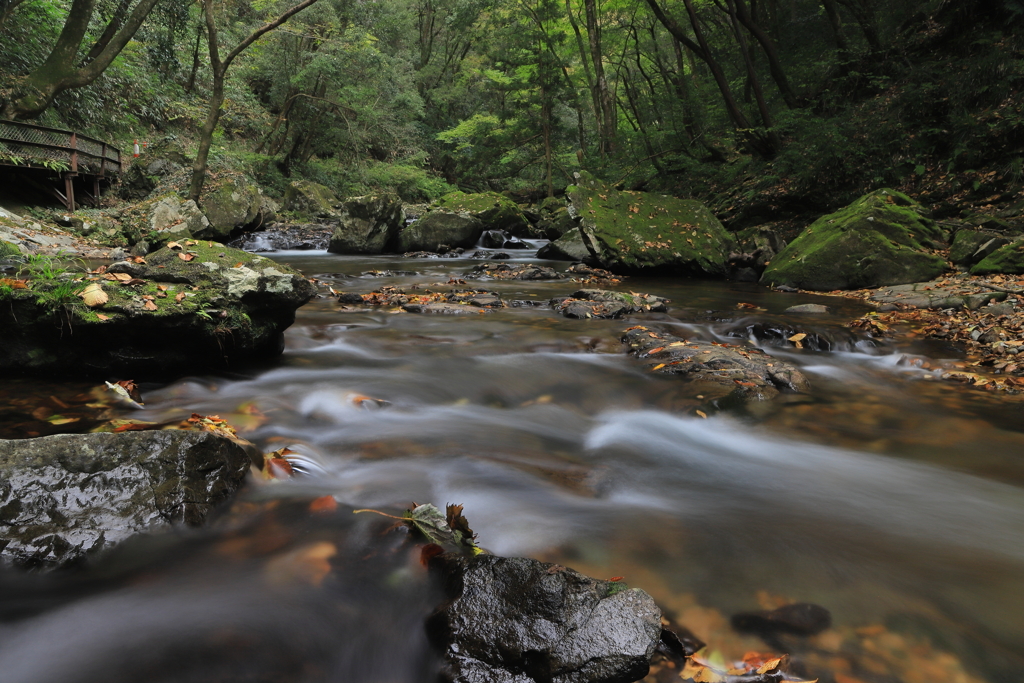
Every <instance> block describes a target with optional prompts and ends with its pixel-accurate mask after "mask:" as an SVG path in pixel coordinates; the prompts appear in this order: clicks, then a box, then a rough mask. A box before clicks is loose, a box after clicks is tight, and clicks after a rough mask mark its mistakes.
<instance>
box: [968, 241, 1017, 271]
mask: <svg viewBox="0 0 1024 683" xmlns="http://www.w3.org/2000/svg"><path fill="white" fill-rule="evenodd" d="M995 273H1006V274H1013V275H1019V274H1020V273H1024V239H1020V238H1018V239H1017V240H1015V241H1013V242H1010V243H1009V244H1005V245H1003V246H1001V247H999V248H998V249H996V250H995V251H993V252H992V253H990V254H989V255H988V256H986V257H985V258H984V259H982V260H981V261H979V262H978V263H977V264H976V265H975V266H974V267H973V268H971V275H991V274H995Z"/></svg>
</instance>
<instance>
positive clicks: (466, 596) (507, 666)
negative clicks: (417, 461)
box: [428, 553, 662, 683]
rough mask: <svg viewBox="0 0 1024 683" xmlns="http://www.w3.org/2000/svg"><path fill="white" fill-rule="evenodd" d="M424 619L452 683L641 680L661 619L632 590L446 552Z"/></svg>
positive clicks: (537, 566) (568, 572)
mask: <svg viewBox="0 0 1024 683" xmlns="http://www.w3.org/2000/svg"><path fill="white" fill-rule="evenodd" d="M431 569H432V570H433V571H435V572H438V573H440V574H441V576H442V578H443V581H444V587H445V592H446V601H445V602H444V603H443V604H442V605H441V606H440V607H439V608H438V610H437V612H436V613H435V614H434V615H433V616H432V617H431V618H430V620H429V621H428V634H429V636H430V638H431V641H432V642H433V643H434V645H435V647H436V648H437V649H438V650H440V651H441V652H442V655H443V659H444V666H443V670H442V680H446V681H450V682H452V683H535V682H536V681H547V682H549V683H628V682H630V681H637V680H640V679H641V678H643V677H644V676H646V675H647V673H648V671H649V668H650V659H651V656H652V655H653V654H654V651H655V649H656V648H657V646H658V643H659V642H660V638H661V632H662V628H661V611H660V610H659V609H658V607H657V605H655V604H654V600H652V599H651V597H650V596H649V595H647V593H645V592H643V591H642V590H640V589H637V588H628V589H625V588H623V587H622V586H621V585H620V584H616V583H612V582H609V581H600V580H597V579H592V578H589V577H587V576H584V575H582V574H580V573H578V572H576V571H574V570H572V569H569V568H567V567H563V566H560V565H556V564H551V563H547V562H538V561H537V560H531V559H528V558H515V557H510V558H504V557H495V556H493V555H479V556H476V557H474V558H466V557H463V556H460V555H455V554H451V553H448V554H444V555H441V556H438V557H436V558H434V559H433V560H432V561H431Z"/></svg>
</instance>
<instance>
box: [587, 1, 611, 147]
mask: <svg viewBox="0 0 1024 683" xmlns="http://www.w3.org/2000/svg"><path fill="white" fill-rule="evenodd" d="M583 6H584V8H585V9H586V14H587V37H588V38H589V40H590V57H591V59H592V60H593V63H594V85H595V88H596V91H597V101H598V103H599V104H600V111H601V154H602V156H603V155H605V154H610V153H612V152H614V151H615V102H614V100H613V99H612V95H611V90H610V89H609V88H608V81H607V80H606V79H605V74H604V55H603V54H602V49H601V24H600V22H599V21H598V15H597V2H596V0H583Z"/></svg>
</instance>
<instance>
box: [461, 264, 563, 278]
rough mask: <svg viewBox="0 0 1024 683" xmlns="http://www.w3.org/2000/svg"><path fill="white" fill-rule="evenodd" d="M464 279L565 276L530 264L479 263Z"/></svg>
mask: <svg viewBox="0 0 1024 683" xmlns="http://www.w3.org/2000/svg"><path fill="white" fill-rule="evenodd" d="M466 277H467V278H474V279H479V278H484V277H489V278H493V279H495V280H561V279H563V278H564V277H565V276H564V275H560V274H559V273H557V272H556V271H554V270H552V269H551V268H545V267H544V266H538V265H534V264H532V263H523V264H511V263H481V264H479V265H477V266H474V267H473V270H472V272H471V273H470V274H469V275H467V276H466Z"/></svg>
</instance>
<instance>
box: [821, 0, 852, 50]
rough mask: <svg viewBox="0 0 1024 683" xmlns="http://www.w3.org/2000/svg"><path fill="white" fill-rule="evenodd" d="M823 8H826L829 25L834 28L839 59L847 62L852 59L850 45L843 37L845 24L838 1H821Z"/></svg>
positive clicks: (833, 35)
mask: <svg viewBox="0 0 1024 683" xmlns="http://www.w3.org/2000/svg"><path fill="white" fill-rule="evenodd" d="M821 6H822V7H823V8H825V15H826V16H827V17H828V24H829V26H831V27H832V37H833V38H834V39H835V41H836V50H838V51H839V59H841V60H842V61H844V62H845V61H847V60H849V58H850V45H849V43H847V42H846V36H845V35H843V22H842V20H841V19H840V18H839V8H838V7H837V6H836V0H821Z"/></svg>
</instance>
